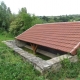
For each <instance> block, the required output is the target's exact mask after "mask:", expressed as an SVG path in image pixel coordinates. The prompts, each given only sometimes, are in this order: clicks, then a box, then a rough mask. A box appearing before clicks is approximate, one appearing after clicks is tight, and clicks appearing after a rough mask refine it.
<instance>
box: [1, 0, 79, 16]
mask: <svg viewBox="0 0 80 80" xmlns="http://www.w3.org/2000/svg"><path fill="white" fill-rule="evenodd" d="M1 1H4V3H5V4H6V5H7V7H10V9H11V11H12V13H16V14H17V13H18V11H19V10H20V9H21V8H22V7H26V9H27V12H28V13H30V14H35V15H36V16H59V15H71V14H80V0H0V2H1Z"/></svg>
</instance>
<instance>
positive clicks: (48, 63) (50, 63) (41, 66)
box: [4, 41, 78, 74]
mask: <svg viewBox="0 0 80 80" xmlns="http://www.w3.org/2000/svg"><path fill="white" fill-rule="evenodd" d="M4 43H5V44H6V45H7V46H8V47H10V48H12V49H13V50H14V51H15V52H17V53H18V54H20V55H21V56H22V57H24V58H25V59H26V60H27V61H28V62H30V63H31V64H32V65H33V66H34V68H35V69H37V70H38V71H40V72H41V73H42V74H44V73H45V72H47V71H57V70H59V69H60V68H61V60H64V58H68V59H70V61H71V62H77V61H78V58H77V55H75V56H71V55H69V54H64V55H61V56H58V57H55V58H52V59H50V60H43V59H41V58H39V57H36V56H35V55H33V54H30V53H28V52H26V51H24V50H23V49H21V48H19V47H18V46H20V47H22V46H24V45H25V43H22V42H19V41H18V42H17V43H18V46H17V45H16V44H15V41H4Z"/></svg>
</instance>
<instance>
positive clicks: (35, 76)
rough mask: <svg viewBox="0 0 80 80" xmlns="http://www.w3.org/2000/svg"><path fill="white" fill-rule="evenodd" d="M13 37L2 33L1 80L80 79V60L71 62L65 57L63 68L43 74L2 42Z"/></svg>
mask: <svg viewBox="0 0 80 80" xmlns="http://www.w3.org/2000/svg"><path fill="white" fill-rule="evenodd" d="M12 39H14V37H13V36H11V35H8V34H0V80H80V60H79V61H78V62H77V63H70V61H69V60H67V59H65V60H64V61H62V62H61V63H62V68H61V69H60V70H59V71H58V72H56V73H54V72H48V73H46V74H45V75H44V76H43V75H41V74H40V73H39V72H38V71H37V70H35V69H34V68H33V66H32V65H31V64H29V63H28V62H26V61H25V60H23V58H22V57H21V56H19V55H18V54H16V53H15V52H14V51H13V50H11V49H10V48H8V47H7V46H6V45H5V44H4V43H2V41H4V40H12ZM78 53H80V51H78ZM79 56H80V55H79Z"/></svg>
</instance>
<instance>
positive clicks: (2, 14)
mask: <svg viewBox="0 0 80 80" xmlns="http://www.w3.org/2000/svg"><path fill="white" fill-rule="evenodd" d="M10 15H11V11H10V8H9V7H8V8H7V6H6V5H5V3H4V2H1V5H0V30H5V31H8V28H9V25H10Z"/></svg>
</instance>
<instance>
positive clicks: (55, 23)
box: [36, 21, 80, 25]
mask: <svg viewBox="0 0 80 80" xmlns="http://www.w3.org/2000/svg"><path fill="white" fill-rule="evenodd" d="M77 22H80V21H73V22H53V23H42V24H36V25H45V24H59V23H62V24H64V23H77Z"/></svg>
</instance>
